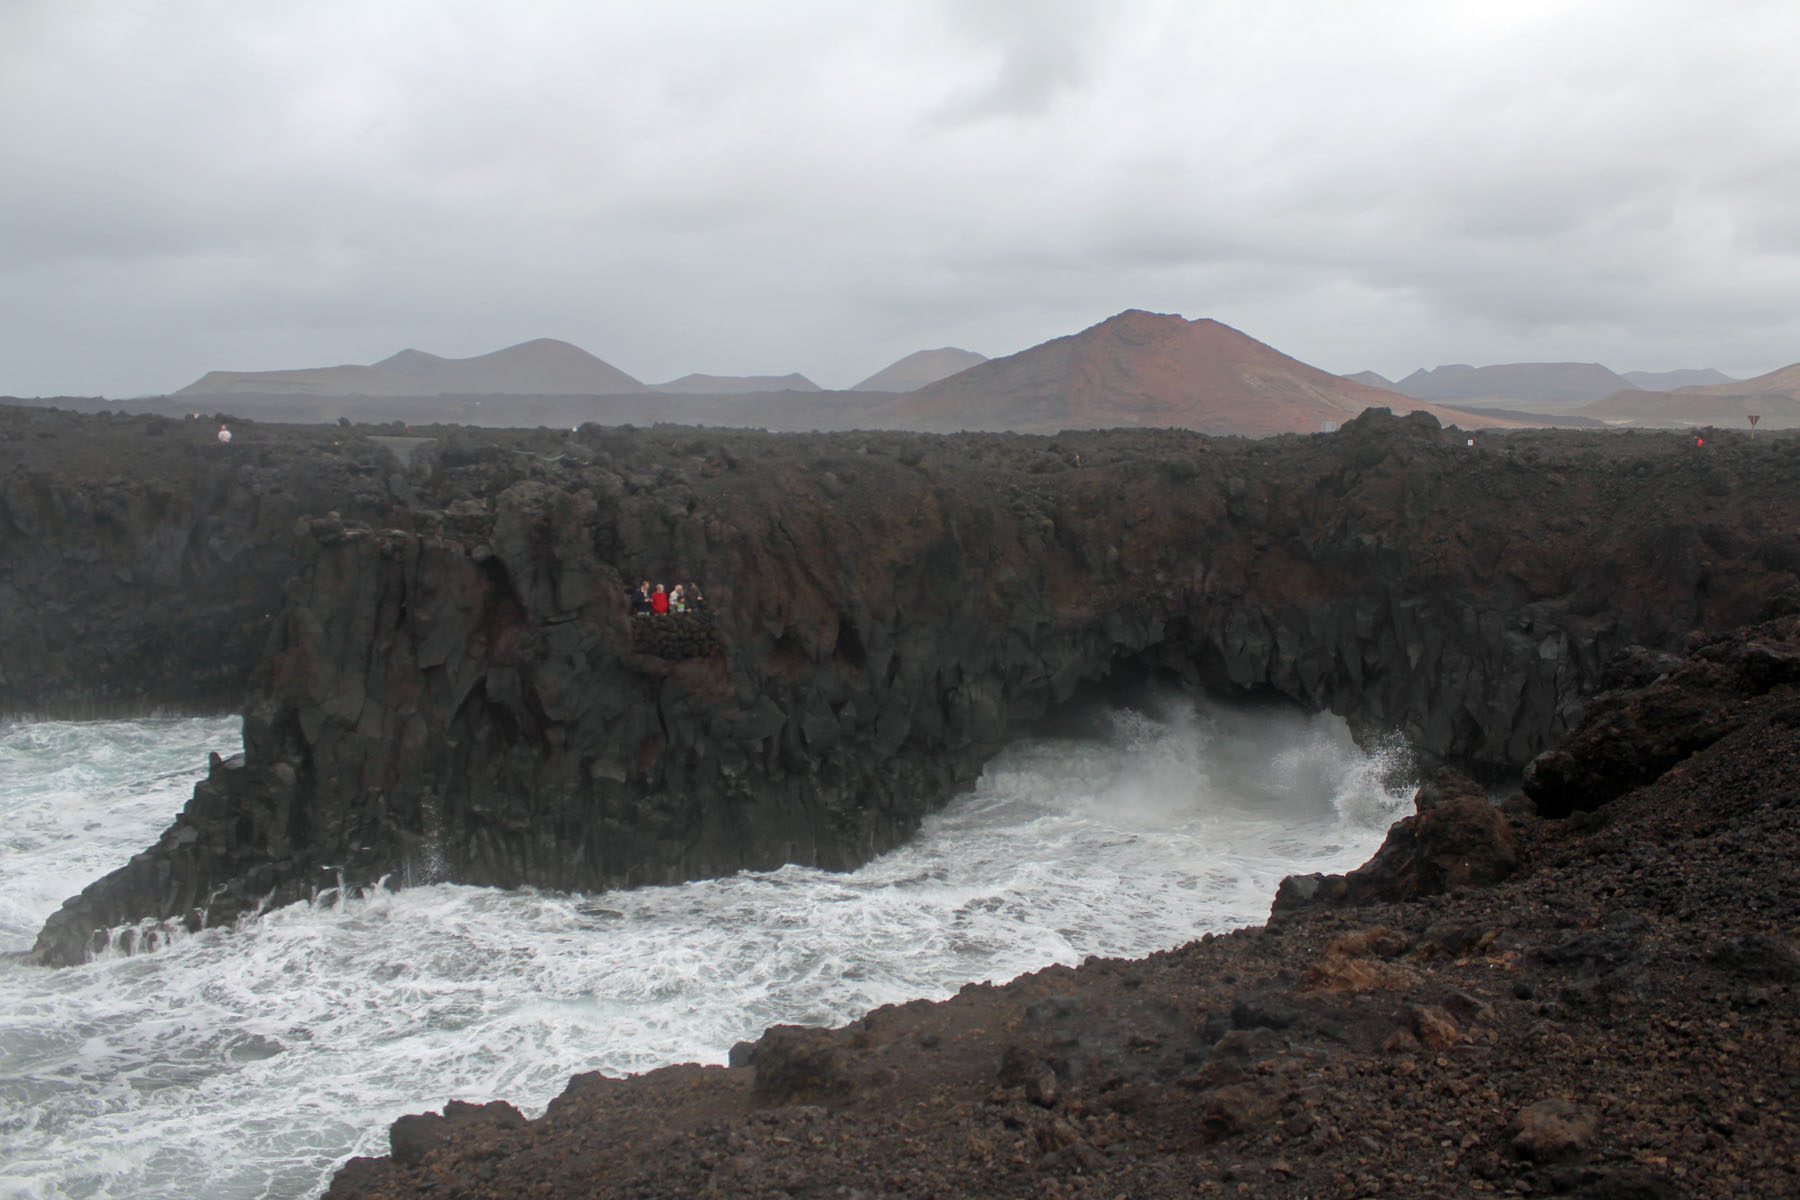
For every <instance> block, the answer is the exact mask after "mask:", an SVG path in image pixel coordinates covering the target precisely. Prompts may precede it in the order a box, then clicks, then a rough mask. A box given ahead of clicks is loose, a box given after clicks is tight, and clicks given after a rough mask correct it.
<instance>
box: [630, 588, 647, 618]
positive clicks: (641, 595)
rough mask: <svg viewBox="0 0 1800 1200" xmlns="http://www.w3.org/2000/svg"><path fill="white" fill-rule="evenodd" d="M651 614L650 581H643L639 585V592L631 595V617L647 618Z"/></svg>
mask: <svg viewBox="0 0 1800 1200" xmlns="http://www.w3.org/2000/svg"><path fill="white" fill-rule="evenodd" d="M649 612H650V581H649V580H648V579H646V580H643V581H642V582H640V583H639V584H638V585H637V591H635V592H633V593H631V615H632V616H634V617H642V616H647V615H648V614H649Z"/></svg>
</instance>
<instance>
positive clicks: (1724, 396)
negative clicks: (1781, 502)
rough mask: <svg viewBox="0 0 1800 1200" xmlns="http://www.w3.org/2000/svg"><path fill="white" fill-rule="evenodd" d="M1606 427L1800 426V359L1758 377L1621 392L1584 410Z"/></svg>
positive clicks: (1785, 427) (1743, 427)
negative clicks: (1655, 389) (1667, 388)
mask: <svg viewBox="0 0 1800 1200" xmlns="http://www.w3.org/2000/svg"><path fill="white" fill-rule="evenodd" d="M1581 411H1582V412H1583V413H1584V414H1586V415H1588V416H1593V417H1598V418H1599V419H1601V420H1603V421H1605V422H1606V423H1607V424H1608V425H1628V426H1629V425H1636V426H1652V427H1657V426H1660V427H1667V426H1703V425H1717V426H1723V427H1727V428H1737V429H1747V428H1750V421H1749V418H1750V417H1751V416H1755V417H1756V418H1757V425H1756V428H1759V429H1796V428H1800V363H1795V364H1793V365H1792V366H1787V367H1782V368H1781V369H1780V370H1777V371H1770V372H1769V373H1768V374H1767V375H1758V376H1757V377H1756V378H1754V379H1740V380H1728V381H1727V382H1725V383H1711V384H1704V385H1702V386H1699V387H1683V388H1675V389H1673V390H1671V391H1660V392H1652V391H1638V390H1634V391H1620V392H1614V393H1613V394H1612V395H1610V396H1607V397H1605V398H1604V399H1602V400H1598V401H1596V402H1594V403H1593V404H1590V405H1588V406H1586V407H1585V408H1583V409H1582V410H1581Z"/></svg>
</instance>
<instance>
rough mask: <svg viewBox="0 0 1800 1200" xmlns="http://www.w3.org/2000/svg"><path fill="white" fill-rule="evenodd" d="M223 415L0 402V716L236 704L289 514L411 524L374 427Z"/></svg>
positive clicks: (269, 612)
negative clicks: (225, 423) (367, 431)
mask: <svg viewBox="0 0 1800 1200" xmlns="http://www.w3.org/2000/svg"><path fill="white" fill-rule="evenodd" d="M220 423H221V422H220V421H219V420H217V419H208V420H186V419H181V420H173V419H170V418H167V417H162V416H149V415H146V416H135V417H131V416H122V415H121V416H112V415H108V416H92V415H78V414H76V413H71V412H58V411H55V410H50V409H32V408H21V407H16V406H8V405H0V718H5V717H9V716H18V715H20V714H32V715H36V716H40V717H95V716H130V715H136V714H141V713H145V712H150V711H153V710H157V709H168V710H174V711H189V712H233V711H237V710H238V709H239V708H240V707H241V706H242V704H243V697H244V689H245V687H246V686H247V684H248V682H249V676H250V665H251V663H252V661H253V660H254V658H255V656H256V653H257V651H258V650H259V649H260V648H261V644H262V641H263V640H264V638H265V637H266V636H267V634H268V631H269V629H270V627H271V626H272V624H273V622H274V619H275V617H276V615H277V614H278V613H280V611H281V609H282V604H283V600H282V585H283V583H284V582H285V581H286V580H287V579H288V578H289V577H290V576H291V575H293V573H294V571H295V570H296V569H297V567H298V565H299V563H298V559H297V558H296V556H295V548H296V543H295V542H294V539H293V536H292V530H293V527H294V522H295V521H296V520H297V519H298V518H299V517H301V516H302V515H305V514H307V513H323V512H327V511H330V510H338V511H340V512H342V513H343V514H345V515H346V516H349V517H353V518H359V519H363V520H382V521H384V522H386V523H396V522H398V523H401V524H405V523H406V522H407V517H406V515H405V514H406V501H407V500H408V499H409V498H410V491H409V488H408V485H407V483H406V481H405V478H404V476H403V475H402V474H400V473H399V469H398V463H397V462H396V460H395V459H394V457H393V455H392V454H391V453H389V452H388V451H386V450H384V449H383V448H382V447H381V445H380V444H379V443H376V442H373V441H371V440H370V439H369V438H367V437H365V436H362V435H361V434H359V433H354V432H351V431H348V430H344V429H340V428H339V427H336V426H331V427H318V428H314V429H295V428H283V427H274V426H259V427H254V428H252V427H245V426H237V437H236V440H234V441H232V442H230V443H228V444H226V443H221V442H219V441H218V439H217V434H218V429H219V425H220ZM233 424H235V422H233Z"/></svg>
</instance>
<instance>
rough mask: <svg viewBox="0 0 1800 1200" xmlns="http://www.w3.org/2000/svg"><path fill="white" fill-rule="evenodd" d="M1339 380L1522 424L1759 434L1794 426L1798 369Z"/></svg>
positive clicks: (1438, 370) (1462, 371)
mask: <svg viewBox="0 0 1800 1200" xmlns="http://www.w3.org/2000/svg"><path fill="white" fill-rule="evenodd" d="M1344 378H1345V379H1347V380H1352V381H1354V382H1357V383H1363V384H1367V385H1369V386H1371V387H1383V388H1387V389H1389V390H1391V391H1393V392H1397V393H1399V394H1400V395H1403V396H1410V397H1415V398H1419V399H1430V400H1435V401H1437V402H1439V403H1452V404H1456V405H1457V406H1459V407H1462V408H1468V409H1473V410H1475V411H1478V412H1482V413H1486V414H1488V415H1492V416H1506V417H1510V418H1513V419H1515V420H1520V421H1524V422H1528V423H1542V424H1589V425H1609V426H1641V427H1647V428H1668V427H1684V426H1705V425H1717V426H1729V427H1738V428H1748V427H1749V420H1748V418H1749V417H1750V416H1751V415H1755V416H1756V417H1757V419H1758V425H1757V428H1760V429H1785V428H1800V363H1796V364H1795V365H1793V366H1790V367H1783V368H1781V369H1780V370H1778V371H1771V372H1770V373H1768V374H1767V375H1760V376H1758V377H1756V378H1755V379H1744V380H1735V379H1732V378H1731V376H1729V375H1726V374H1725V373H1724V372H1722V371H1716V370H1713V369H1712V368H1710V367H1708V368H1700V369H1690V370H1680V371H1626V372H1623V373H1619V372H1614V371H1610V370H1608V369H1607V368H1605V367H1603V366H1601V365H1600V364H1598V363H1501V364H1498V365H1495V366H1488V367H1472V366H1468V365H1467V364H1463V363H1453V364H1450V365H1448V366H1442V367H1434V368H1432V369H1430V370H1419V371H1414V372H1413V373H1412V374H1411V375H1408V376H1407V377H1406V378H1405V379H1402V380H1400V381H1399V382H1398V383H1394V382H1390V381H1389V380H1386V379H1384V378H1382V377H1381V376H1380V375H1378V374H1376V373H1375V372H1373V371H1359V372H1357V373H1356V374H1354V375H1346V376H1344Z"/></svg>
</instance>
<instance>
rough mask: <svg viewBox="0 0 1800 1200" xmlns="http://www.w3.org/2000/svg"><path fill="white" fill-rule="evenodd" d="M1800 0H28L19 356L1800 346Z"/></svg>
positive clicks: (687, 358) (3, 372) (186, 362)
mask: <svg viewBox="0 0 1800 1200" xmlns="http://www.w3.org/2000/svg"><path fill="white" fill-rule="evenodd" d="M1796 77H1800V8H1796V7H1795V6H1793V5H1791V4H1786V3H1780V2H1769V3H1754V2H1741V3H1737V4H1734V5H1732V6H1730V7H1728V8H1724V9H1719V8H1703V7H1702V6H1699V5H1694V4H1675V3H1658V2H1656V0H1630V2H1619V3H1603V2H1599V0H1594V2H1578V0H1566V2H1557V0H1509V2H1507V3H1489V2H1487V0H1461V2H1459V3H1457V4H1449V5H1445V4H1434V3H1379V2H1376V3H1366V4H1357V5H1319V4H1313V3H1307V2H1298V0H1288V2H1283V0H1277V2H1272V3H1263V4H1256V5H1250V4H1244V3H1239V2H1235V0H1233V2H1223V0H1221V2H1210V0H1209V2H1186V0H1121V2H1120V3H1116V4H1109V5H1099V4H1093V3H1084V2H1078V0H1030V2H1023V0H1019V2H1011V0H942V2H941V3H926V2H920V3H910V4H896V5H843V4H839V3H834V2H827V0H776V2H772V3H769V4H762V5H744V4H737V3H727V2H705V0H689V2H686V3H683V4H679V5H624V4H613V3H594V2H593V0H566V2H565V0H522V2H521V3H520V4H516V5H505V6H502V5H493V4H488V3H476V2H473V0H384V2H383V3H381V4H376V5H370V4H367V3H364V2H362V0H357V2H354V3H352V2H349V0H311V2H309V3H308V4H306V5H260V4H258V5H250V4H240V3H231V2H230V0H160V2H159V3H156V4H142V3H136V2H134V0H8V2H7V3H6V5H5V6H4V7H3V8H0V155H4V161H5V162H6V163H7V164H8V169H7V170H6V171H5V172H4V173H3V174H0V394H6V393H10V394H19V395H53V394H58V393H73V394H93V393H103V394H108V395H119V396H123V395H135V394H143V393H150V392H163V391H170V390H173V389H175V388H177V387H180V386H181V385H183V384H185V383H187V382H189V381H191V380H192V379H194V378H196V377H197V376H199V375H200V374H201V373H202V372H203V371H205V370H208V369H213V368H220V369H236V370H264V369H276V368H286V367H300V366H319V365H328V364H332V363H339V362H370V361H373V360H375V359H378V358H382V357H385V356H386V355H388V354H390V353H392V352H394V351H396V350H398V349H401V348H402V347H406V346H414V347H417V348H419V349H422V350H426V351H430V352H432V353H436V354H442V355H447V356H452V357H461V356H466V355H473V354H480V353H485V352H487V351H490V350H494V349H497V348H499V347H501V346H505V345H509V344H511V343H514V342H518V341H523V340H525V339H527V338H532V337H540V336H544V337H558V338H563V339H565V340H568V341H571V342H574V343H576V344H578V345H580V346H583V347H584V348H586V349H588V350H591V351H592V352H594V353H595V354H598V355H600V356H601V357H602V358H605V359H607V360H608V361H610V362H612V363H614V364H615V365H616V366H618V367H620V368H621V369H623V370H625V371H627V372H630V373H631V374H633V375H636V376H638V377H639V378H643V379H649V380H659V379H667V378H672V377H674V376H677V375H682V374H685V373H687V372H690V371H705V372H712V373H718V374H779V373H783V372H787V371H803V372H805V373H807V374H808V375H810V376H811V377H812V378H814V379H815V380H817V381H818V382H820V383H822V384H824V385H826V386H846V385H848V384H849V383H851V382H853V381H855V380H857V379H860V378H862V377H863V376H865V375H868V374H870V373H871V372H873V371H875V370H877V369H878V368H880V367H882V366H884V365H886V364H887V363H889V362H891V361H893V360H894V359H897V358H899V357H901V356H902V355H904V354H907V353H909V352H911V351H914V350H918V349H921V348H925V347H931V346H940V345H959V346H964V347H967V348H969V349H972V350H977V351H980V352H981V353H984V354H989V355H1001V354H1008V353H1011V352H1013V351H1015V350H1019V349H1022V348H1024V347H1026V346H1029V345H1032V344H1035V343H1037V342H1040V341H1042V340H1044V339H1046V338H1049V337H1054V336H1058V335H1060V334H1063V333H1069V332H1073V331H1074V330H1076V329H1079V328H1082V327H1084V326H1086V325H1089V324H1092V323H1093V322H1095V321H1098V320H1100V319H1103V318H1104V317H1106V316H1108V315H1111V314H1112V313H1114V312H1117V311H1119V310H1120V309H1123V308H1128V307H1138V308H1149V309H1155V310H1161V311H1170V312H1180V313H1183V314H1185V315H1187V316H1189V317H1200V316H1211V317H1216V318H1218V319H1219V320H1222V321H1224V322H1226V323H1227V324H1231V325H1234V326H1236V327H1238V328H1240V329H1242V330H1244V331H1245V332H1247V333H1250V334H1251V335H1253V336H1255V337H1258V338H1261V339H1262V340H1264V341H1266V342H1269V343H1271V344H1273V345H1275V346H1276V347H1278V348H1279V349H1282V350H1284V351H1287V352H1288V353H1291V354H1294V355H1295V356H1297V357H1300V358H1302V359H1305V360H1306V361H1308V362H1312V363H1314V364H1316V365H1319V366H1322V367H1325V368H1326V369H1328V370H1335V371H1353V370H1357V369H1361V368H1374V369H1376V370H1379V371H1382V372H1383V373H1384V374H1388V375H1390V377H1392V376H1398V375H1404V374H1405V373H1407V372H1409V371H1411V370H1412V369H1413V368H1414V367H1418V366H1431V365H1435V364H1438V363H1442V362H1450V361H1466V362H1473V363H1478V364H1479V363H1489V362H1505V361H1519V360H1562V359H1577V360H1598V361H1601V362H1604V363H1606V364H1607V365H1609V366H1612V367H1614V368H1616V369H1620V370H1626V369H1639V370H1658V369H1665V368H1672V367H1680V366H1700V365H1707V366H1715V367H1719V368H1721V369H1723V370H1726V371H1728V372H1731V373H1733V374H1738V375H1749V374H1754V373H1759V372H1762V371H1766V370H1769V369H1772V368H1774V367H1778V366H1782V365H1785V364H1786V363H1790V362H1793V361H1796V360H1800V216H1797V215H1796V214H1800V205H1796V204H1795V203H1794V202H1793V200H1792V197H1794V196H1796V195H1800V126H1797V125H1796V124H1795V122H1794V121H1793V119H1792V112H1793V103H1792V87H1793V82H1792V81H1793V80H1794V79H1795V78H1796Z"/></svg>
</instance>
